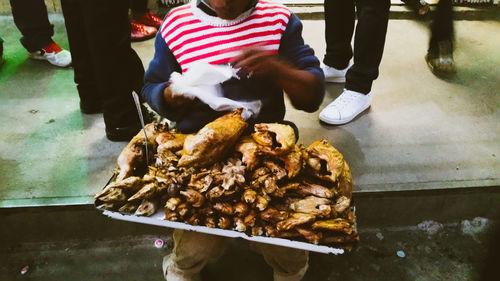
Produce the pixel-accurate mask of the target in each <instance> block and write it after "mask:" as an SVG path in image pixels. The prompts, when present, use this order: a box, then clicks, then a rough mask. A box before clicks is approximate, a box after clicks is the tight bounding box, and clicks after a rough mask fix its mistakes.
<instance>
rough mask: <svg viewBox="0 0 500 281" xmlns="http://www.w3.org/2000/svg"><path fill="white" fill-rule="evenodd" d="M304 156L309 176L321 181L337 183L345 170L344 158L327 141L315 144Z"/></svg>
mask: <svg viewBox="0 0 500 281" xmlns="http://www.w3.org/2000/svg"><path fill="white" fill-rule="evenodd" d="M303 156H304V158H305V160H306V161H305V162H306V167H307V171H308V172H309V174H311V175H312V176H314V177H316V178H318V179H321V180H325V181H328V182H336V181H337V179H338V178H339V176H340V174H341V173H342V169H343V168H344V156H342V154H341V153H340V152H339V151H338V150H337V149H335V148H334V147H333V146H332V145H331V144H330V143H328V141H327V140H320V141H315V142H313V143H312V144H311V145H310V146H309V147H308V148H307V149H306V150H305V153H304V154H303Z"/></svg>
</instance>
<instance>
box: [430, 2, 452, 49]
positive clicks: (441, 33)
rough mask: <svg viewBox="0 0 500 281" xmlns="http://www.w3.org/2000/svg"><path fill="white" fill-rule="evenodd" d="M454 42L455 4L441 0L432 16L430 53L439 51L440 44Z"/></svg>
mask: <svg viewBox="0 0 500 281" xmlns="http://www.w3.org/2000/svg"><path fill="white" fill-rule="evenodd" d="M441 41H450V42H452V43H453V41H454V31H453V4H452V1H451V0H441V1H439V3H438V4H437V6H436V10H435V11H434V12H433V15H432V24H431V39H430V41H429V51H430V52H432V51H437V47H438V42H441Z"/></svg>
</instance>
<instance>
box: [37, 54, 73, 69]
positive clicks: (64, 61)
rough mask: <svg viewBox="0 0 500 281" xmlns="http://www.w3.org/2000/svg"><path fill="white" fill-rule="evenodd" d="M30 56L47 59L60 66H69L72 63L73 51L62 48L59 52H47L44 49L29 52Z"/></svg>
mask: <svg viewBox="0 0 500 281" xmlns="http://www.w3.org/2000/svg"><path fill="white" fill-rule="evenodd" d="M29 56H30V58H32V59H36V60H46V61H48V62H49V63H50V64H52V65H55V66H59V67H68V66H69V65H70V64H71V53H70V52H69V51H66V50H62V51H60V52H58V53H56V52H52V53H47V52H45V51H44V50H38V51H35V52H31V53H29Z"/></svg>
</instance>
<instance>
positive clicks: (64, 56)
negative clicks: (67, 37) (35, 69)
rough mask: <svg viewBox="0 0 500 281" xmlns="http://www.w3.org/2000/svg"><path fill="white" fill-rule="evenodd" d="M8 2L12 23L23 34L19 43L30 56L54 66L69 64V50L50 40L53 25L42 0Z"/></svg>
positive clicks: (52, 33) (13, 0)
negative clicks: (12, 17)
mask: <svg viewBox="0 0 500 281" xmlns="http://www.w3.org/2000/svg"><path fill="white" fill-rule="evenodd" d="M10 4H11V7H12V15H13V16H14V23H15V24H16V26H17V28H18V29H19V31H21V33H22V35H23V37H22V38H21V40H20V41H21V44H23V46H24V48H26V50H27V51H28V52H29V56H30V58H32V59H37V60H46V61H48V62H49V63H50V64H52V65H55V66H60V67H67V66H69V65H70V64H71V54H70V52H68V51H66V50H63V49H61V47H59V45H57V44H56V43H55V42H54V41H52V35H54V27H53V26H52V25H51V24H50V22H49V17H48V15H47V7H46V6H45V3H44V2H43V0H11V1H10Z"/></svg>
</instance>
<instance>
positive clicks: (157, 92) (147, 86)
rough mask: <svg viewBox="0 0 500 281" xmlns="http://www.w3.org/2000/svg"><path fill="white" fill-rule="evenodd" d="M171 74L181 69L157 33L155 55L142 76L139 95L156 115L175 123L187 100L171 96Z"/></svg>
mask: <svg viewBox="0 0 500 281" xmlns="http://www.w3.org/2000/svg"><path fill="white" fill-rule="evenodd" d="M172 72H179V73H180V72H181V68H180V66H179V64H178V63H177V61H176V60H175V57H174V55H173V54H172V51H170V49H169V48H168V46H167V43H165V40H163V38H162V37H161V33H160V32H158V34H157V35H156V39H155V55H154V57H153V60H152V61H151V62H150V63H149V67H148V70H147V71H146V74H145V75H144V87H143V88H142V91H141V94H142V97H143V98H144V99H145V100H146V102H147V103H148V104H149V105H150V106H151V108H152V109H153V110H155V111H156V112H158V114H160V115H161V116H164V117H166V118H168V119H170V120H173V121H176V120H178V119H179V118H180V117H181V116H182V112H183V110H184V109H185V107H184V106H183V105H185V104H186V102H187V101H189V100H187V101H186V99H184V98H182V97H179V96H177V97H173V96H172V92H171V91H170V87H168V86H169V80H170V75H171V74H172Z"/></svg>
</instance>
